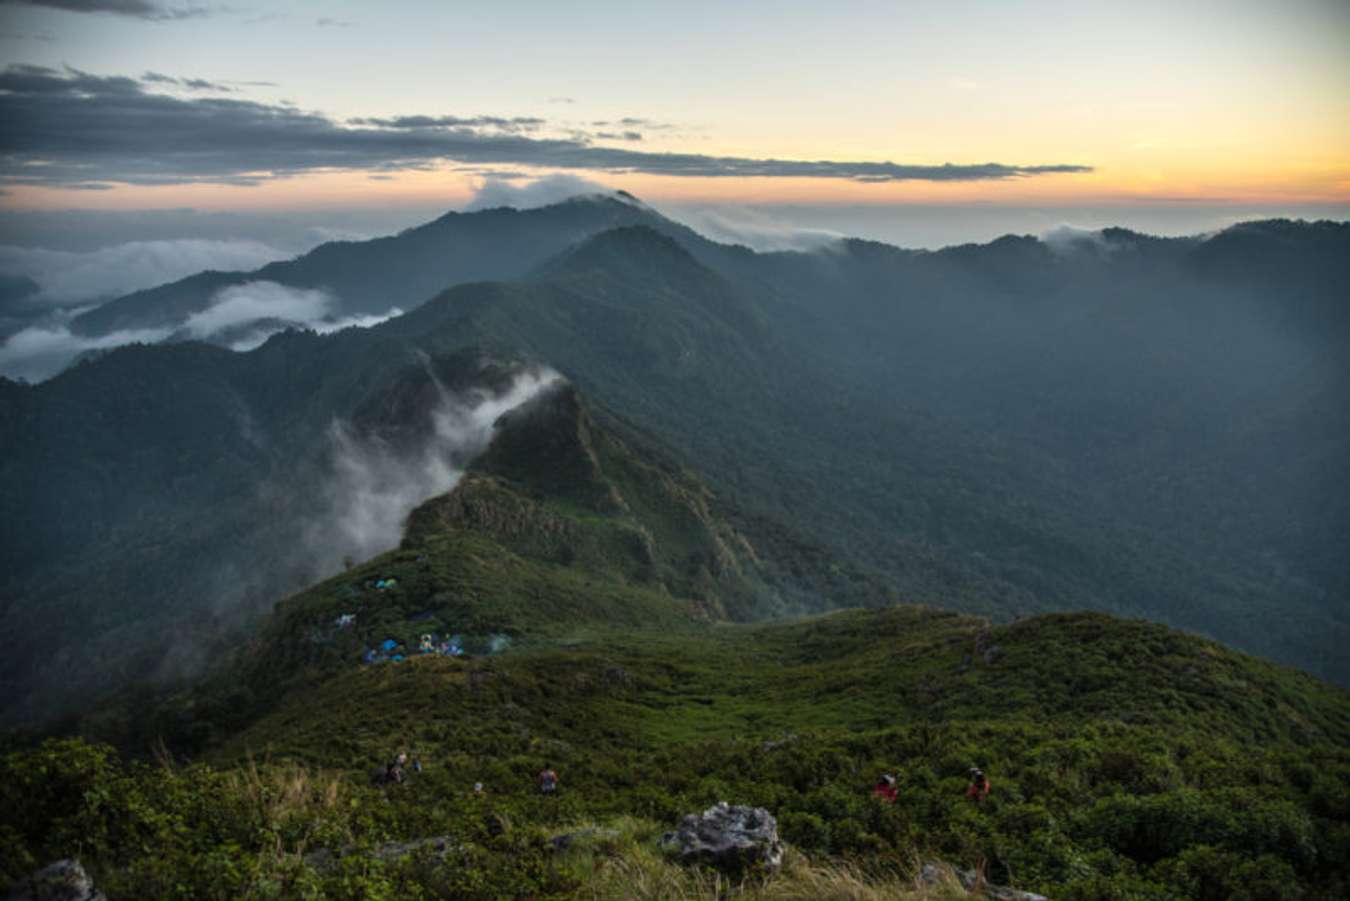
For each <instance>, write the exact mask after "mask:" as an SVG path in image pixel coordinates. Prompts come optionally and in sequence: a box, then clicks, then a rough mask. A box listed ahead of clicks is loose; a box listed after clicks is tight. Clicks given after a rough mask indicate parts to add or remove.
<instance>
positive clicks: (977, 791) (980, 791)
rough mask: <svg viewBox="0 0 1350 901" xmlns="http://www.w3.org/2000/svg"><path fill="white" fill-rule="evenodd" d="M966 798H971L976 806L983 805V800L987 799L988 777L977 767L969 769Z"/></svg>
mask: <svg viewBox="0 0 1350 901" xmlns="http://www.w3.org/2000/svg"><path fill="white" fill-rule="evenodd" d="M966 797H967V798H973V799H974V800H975V803H976V804H983V803H984V799H985V798H987V797H989V777H988V776H986V775H985V774H984V770H982V769H980V768H979V767H975V766H973V767H971V768H970V787H969V788H967V789H966Z"/></svg>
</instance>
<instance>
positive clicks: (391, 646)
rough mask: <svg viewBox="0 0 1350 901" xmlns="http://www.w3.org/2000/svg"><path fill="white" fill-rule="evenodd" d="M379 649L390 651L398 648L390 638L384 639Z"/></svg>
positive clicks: (396, 643)
mask: <svg viewBox="0 0 1350 901" xmlns="http://www.w3.org/2000/svg"><path fill="white" fill-rule="evenodd" d="M380 647H381V648H383V649H384V650H386V651H392V650H393V649H394V648H396V647H398V642H397V641H394V639H392V638H386V639H385V640H384V643H383V644H381V645H380Z"/></svg>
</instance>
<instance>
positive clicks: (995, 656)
mask: <svg viewBox="0 0 1350 901" xmlns="http://www.w3.org/2000/svg"><path fill="white" fill-rule="evenodd" d="M1002 658H1003V648H1001V647H999V646H998V645H994V646H993V647H991V648H986V649H985V652H984V662H985V663H986V664H987V665H989V666H993V665H994V664H995V663H998V661H999V660H1001V659H1002Z"/></svg>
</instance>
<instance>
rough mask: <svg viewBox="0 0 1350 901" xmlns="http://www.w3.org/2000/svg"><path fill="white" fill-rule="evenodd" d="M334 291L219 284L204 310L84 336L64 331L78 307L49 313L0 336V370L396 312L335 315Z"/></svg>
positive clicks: (235, 341) (48, 372)
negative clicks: (123, 348)
mask: <svg viewBox="0 0 1350 901" xmlns="http://www.w3.org/2000/svg"><path fill="white" fill-rule="evenodd" d="M340 309H341V304H340V302H339V300H338V298H337V297H335V296H334V295H333V294H331V293H330V292H327V291H322V290H314V289H308V288H293V287H290V286H288V285H282V284H279V283H277V282H269V281H253V282H246V283H244V284H242V285H231V286H229V287H227V288H222V289H221V290H220V291H218V292H217V293H216V295H215V296H214V297H213V298H212V300H211V304H210V305H209V306H208V307H207V308H206V309H204V310H201V311H199V312H197V313H193V314H192V315H190V316H188V317H187V318H186V319H184V320H183V321H181V322H166V323H165V324H164V325H163V326H160V327H156V328H148V329H134V330H126V331H118V332H113V333H111V334H108V335H100V336H97V337H89V336H85V335H77V334H74V333H72V332H71V330H70V329H69V327H68V326H67V323H68V322H69V320H70V318H71V316H72V315H74V313H76V312H78V310H70V311H65V312H61V313H55V314H53V315H52V316H51V317H50V319H49V321H46V322H43V323H41V324H38V325H34V326H30V327H29V328H25V329H23V330H21V331H18V332H16V333H15V334H13V335H11V336H10V337H9V338H8V339H7V340H5V341H4V343H0V375H4V376H8V377H9V378H20V379H24V380H25V381H29V382H41V381H45V380H46V379H49V378H51V377H52V376H55V375H57V374H58V373H60V372H61V371H62V370H64V369H65V368H66V367H67V366H69V365H70V364H71V363H72V362H74V361H75V360H76V359H77V358H79V357H80V356H81V355H82V354H85V353H88V352H89V351H95V350H110V349H112V348H115V347H121V346H123V345H126V344H137V343H140V344H156V343H159V342H161V341H165V340H170V339H195V340H200V341H210V342H212V343H214V344H219V345H222V346H224V347H228V348H229V349H231V350H235V351H240V352H244V351H249V350H253V349H254V348H256V347H259V346H260V345H262V344H263V343H265V342H266V341H267V339H268V338H270V337H272V336H273V335H275V334H277V333H279V332H283V331H285V330H287V329H292V328H299V329H309V330H311V331H315V332H318V333H319V334H327V333H329V332H335V331H340V330H342V329H345V328H352V327H358V328H369V327H371V326H373V325H378V324H379V323H381V322H384V321H385V320H386V319H390V318H392V317H394V316H401V315H402V314H403V311H402V310H400V309H399V308H397V307H391V308H390V309H389V310H388V311H387V312H385V313H383V314H361V315H351V316H340V315H338V314H337V312H336V311H338V310H340Z"/></svg>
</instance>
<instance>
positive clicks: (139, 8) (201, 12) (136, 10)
mask: <svg viewBox="0 0 1350 901" xmlns="http://www.w3.org/2000/svg"><path fill="white" fill-rule="evenodd" d="M6 5H8V6H46V7H49V8H51V9H60V10H65V11H66V12H73V13H108V14H109V15H114V16H129V17H131V18H133V19H145V20H146V21H150V22H163V21H170V20H175V19H196V18H200V17H202V16H206V15H210V13H211V10H210V9H208V8H206V7H201V6H183V5H169V4H164V3H156V2H153V0H0V6H6Z"/></svg>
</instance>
